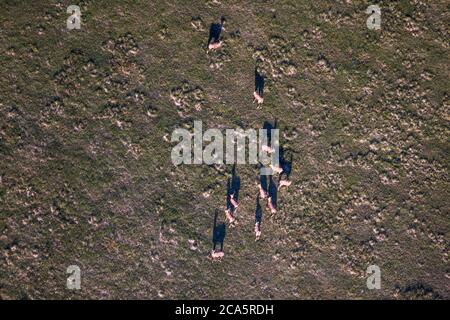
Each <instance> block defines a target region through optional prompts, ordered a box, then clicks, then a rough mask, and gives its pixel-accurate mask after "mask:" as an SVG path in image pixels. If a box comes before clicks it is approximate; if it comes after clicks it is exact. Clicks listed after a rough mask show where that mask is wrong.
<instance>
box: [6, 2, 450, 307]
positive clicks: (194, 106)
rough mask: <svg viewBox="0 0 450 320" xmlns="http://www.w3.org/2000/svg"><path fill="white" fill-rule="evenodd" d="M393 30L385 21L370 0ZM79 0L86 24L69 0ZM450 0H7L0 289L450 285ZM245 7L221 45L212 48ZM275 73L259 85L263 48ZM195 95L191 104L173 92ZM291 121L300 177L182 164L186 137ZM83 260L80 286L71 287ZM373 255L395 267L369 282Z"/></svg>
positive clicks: (36, 293) (395, 289)
mask: <svg viewBox="0 0 450 320" xmlns="http://www.w3.org/2000/svg"><path fill="white" fill-rule="evenodd" d="M373 3H378V4H379V5H380V7H381V10H382V25H381V30H379V31H373V30H369V29H368V28H367V27H366V19H367V17H368V15H367V14H366V13H365V9H366V8H367V6H368V5H369V4H373ZM70 4H77V5H79V6H80V7H81V12H82V27H81V30H67V28H66V19H67V17H68V14H67V13H66V8H67V6H68V5H70ZM449 12H450V11H449V6H448V3H446V1H423V0H415V1H406V0H401V1H373V2H370V1H343V0H342V1H314V0H310V1H296V0H280V1H274V0H265V1H247V0H233V1H225V0H221V1H212V0H208V1H181V0H168V1H147V0H146V1H143V0H133V1H131V0H127V1H125V0H121V1H101V0H98V1H93V0H91V1H90V0H86V1H44V0H43V1H19V0H4V1H1V4H0V71H1V74H2V77H0V250H1V252H0V298H1V299H42V298H49V299H92V298H96V299H113V298H120V299H129V298H135V299H148V298H167V299H173V298H192V299H205V298H225V299H226V298H274V299H280V298H287V299H298V298H302V299H317V298H331V299H333V298H351V299H361V298H365V299H379V298H388V299H438V298H446V299H448V298H449V297H450V280H449V278H450V268H449V263H448V259H449V257H448V253H449V241H450V237H449V232H450V223H449V200H448V199H449V197H450V189H449V165H450V163H449V151H448V150H449V120H450V112H449V106H450V105H449V92H448V89H449V87H450V83H449V70H450V69H449V60H448V57H449V32H448V28H447V27H448V24H447V22H448V20H449ZM222 15H223V16H225V17H226V19H227V20H226V25H225V30H224V31H223V32H222V37H223V40H224V45H223V48H221V49H220V50H218V51H217V52H212V53H210V54H208V55H206V52H205V46H206V42H207V39H208V33H209V27H210V24H211V23H213V22H218V21H219V18H220V17H221V16H222ZM256 65H257V66H258V68H259V69H260V70H261V72H262V73H263V75H264V76H265V79H266V84H265V97H264V98H265V100H264V104H263V105H262V108H261V109H257V108H256V105H254V104H252V92H253V89H254V70H255V66H256ZM174 94H176V95H178V96H179V97H180V98H181V99H183V101H184V103H183V106H182V108H179V107H177V106H176V105H175V103H174V100H173V99H172V97H173V95H174ZM194 120H202V121H203V124H204V127H205V128H238V127H242V128H244V129H247V128H255V129H257V128H261V127H262V125H263V123H264V121H275V120H277V121H278V124H279V128H280V130H281V143H282V145H283V146H284V148H285V149H287V150H288V152H289V153H290V154H292V155H293V170H292V175H291V179H292V181H293V184H292V185H291V186H290V187H289V188H288V189H285V190H282V191H281V192H280V193H279V195H278V206H279V212H278V213H277V214H276V216H274V217H270V216H269V211H268V210H267V209H266V208H263V221H262V232H263V233H262V238H261V240H260V241H258V242H255V240H254V233H253V223H254V212H255V204H256V202H255V201H256V194H257V188H256V184H255V180H256V179H257V177H258V176H257V175H258V170H257V169H256V168H255V166H252V165H239V166H237V174H238V175H239V177H240V179H241V190H240V201H241V208H240V212H239V216H238V226H237V227H235V228H228V229H227V233H226V238H225V246H224V250H225V257H224V259H223V260H222V261H220V262H213V261H211V259H209V253H210V250H211V246H212V244H211V234H212V227H213V217H214V212H215V211H216V210H219V211H220V213H221V215H220V217H219V219H220V220H221V221H224V220H225V217H224V214H223V209H224V206H225V197H226V191H227V190H226V187H227V180H228V178H229V177H230V175H231V167H229V166H224V167H214V166H206V165H197V166H189V165H181V166H177V167H175V166H174V165H173V164H172V162H171V160H170V152H171V149H172V147H173V146H174V145H175V144H174V143H171V142H170V136H171V133H172V131H173V130H174V129H176V128H178V127H188V128H189V127H192V125H193V121H194ZM73 264H75V265H78V266H80V268H81V272H82V289H81V290H80V291H70V290H67V289H66V277H67V274H66V268H67V267H68V266H69V265H73ZM371 264H376V265H378V266H379V267H380V268H381V272H382V288H381V289H380V290H368V289H367V287H366V274H365V272H366V268H367V267H368V266H369V265H371Z"/></svg>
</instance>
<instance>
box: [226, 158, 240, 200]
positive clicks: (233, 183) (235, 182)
mask: <svg viewBox="0 0 450 320" xmlns="http://www.w3.org/2000/svg"><path fill="white" fill-rule="evenodd" d="M240 189H241V178H240V177H239V176H237V175H236V164H234V165H233V169H232V170H231V178H228V182H227V209H232V206H231V201H230V196H231V195H233V196H234V199H235V200H236V201H238V202H239V190H240Z"/></svg>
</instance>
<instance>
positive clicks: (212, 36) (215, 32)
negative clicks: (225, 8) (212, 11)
mask: <svg viewBox="0 0 450 320" xmlns="http://www.w3.org/2000/svg"><path fill="white" fill-rule="evenodd" d="M224 23H225V18H224V17H221V18H220V23H211V27H210V28H209V38H208V43H207V44H206V46H207V47H208V45H209V44H210V43H214V42H218V41H219V40H220V34H221V33H222V29H223V24H224Z"/></svg>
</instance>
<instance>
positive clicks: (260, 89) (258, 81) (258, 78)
mask: <svg viewBox="0 0 450 320" xmlns="http://www.w3.org/2000/svg"><path fill="white" fill-rule="evenodd" d="M255 91H256V93H258V94H259V95H260V96H261V97H263V96H264V77H263V76H262V75H261V74H260V73H259V72H258V68H257V67H255Z"/></svg>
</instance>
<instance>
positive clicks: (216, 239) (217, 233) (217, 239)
mask: <svg viewBox="0 0 450 320" xmlns="http://www.w3.org/2000/svg"><path fill="white" fill-rule="evenodd" d="M218 216H219V211H218V210H216V212H215V214H214V227H213V235H212V241H213V250H216V248H217V246H219V248H220V251H223V242H224V240H225V236H226V229H227V227H226V225H225V223H223V222H222V223H220V224H217V218H218Z"/></svg>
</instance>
